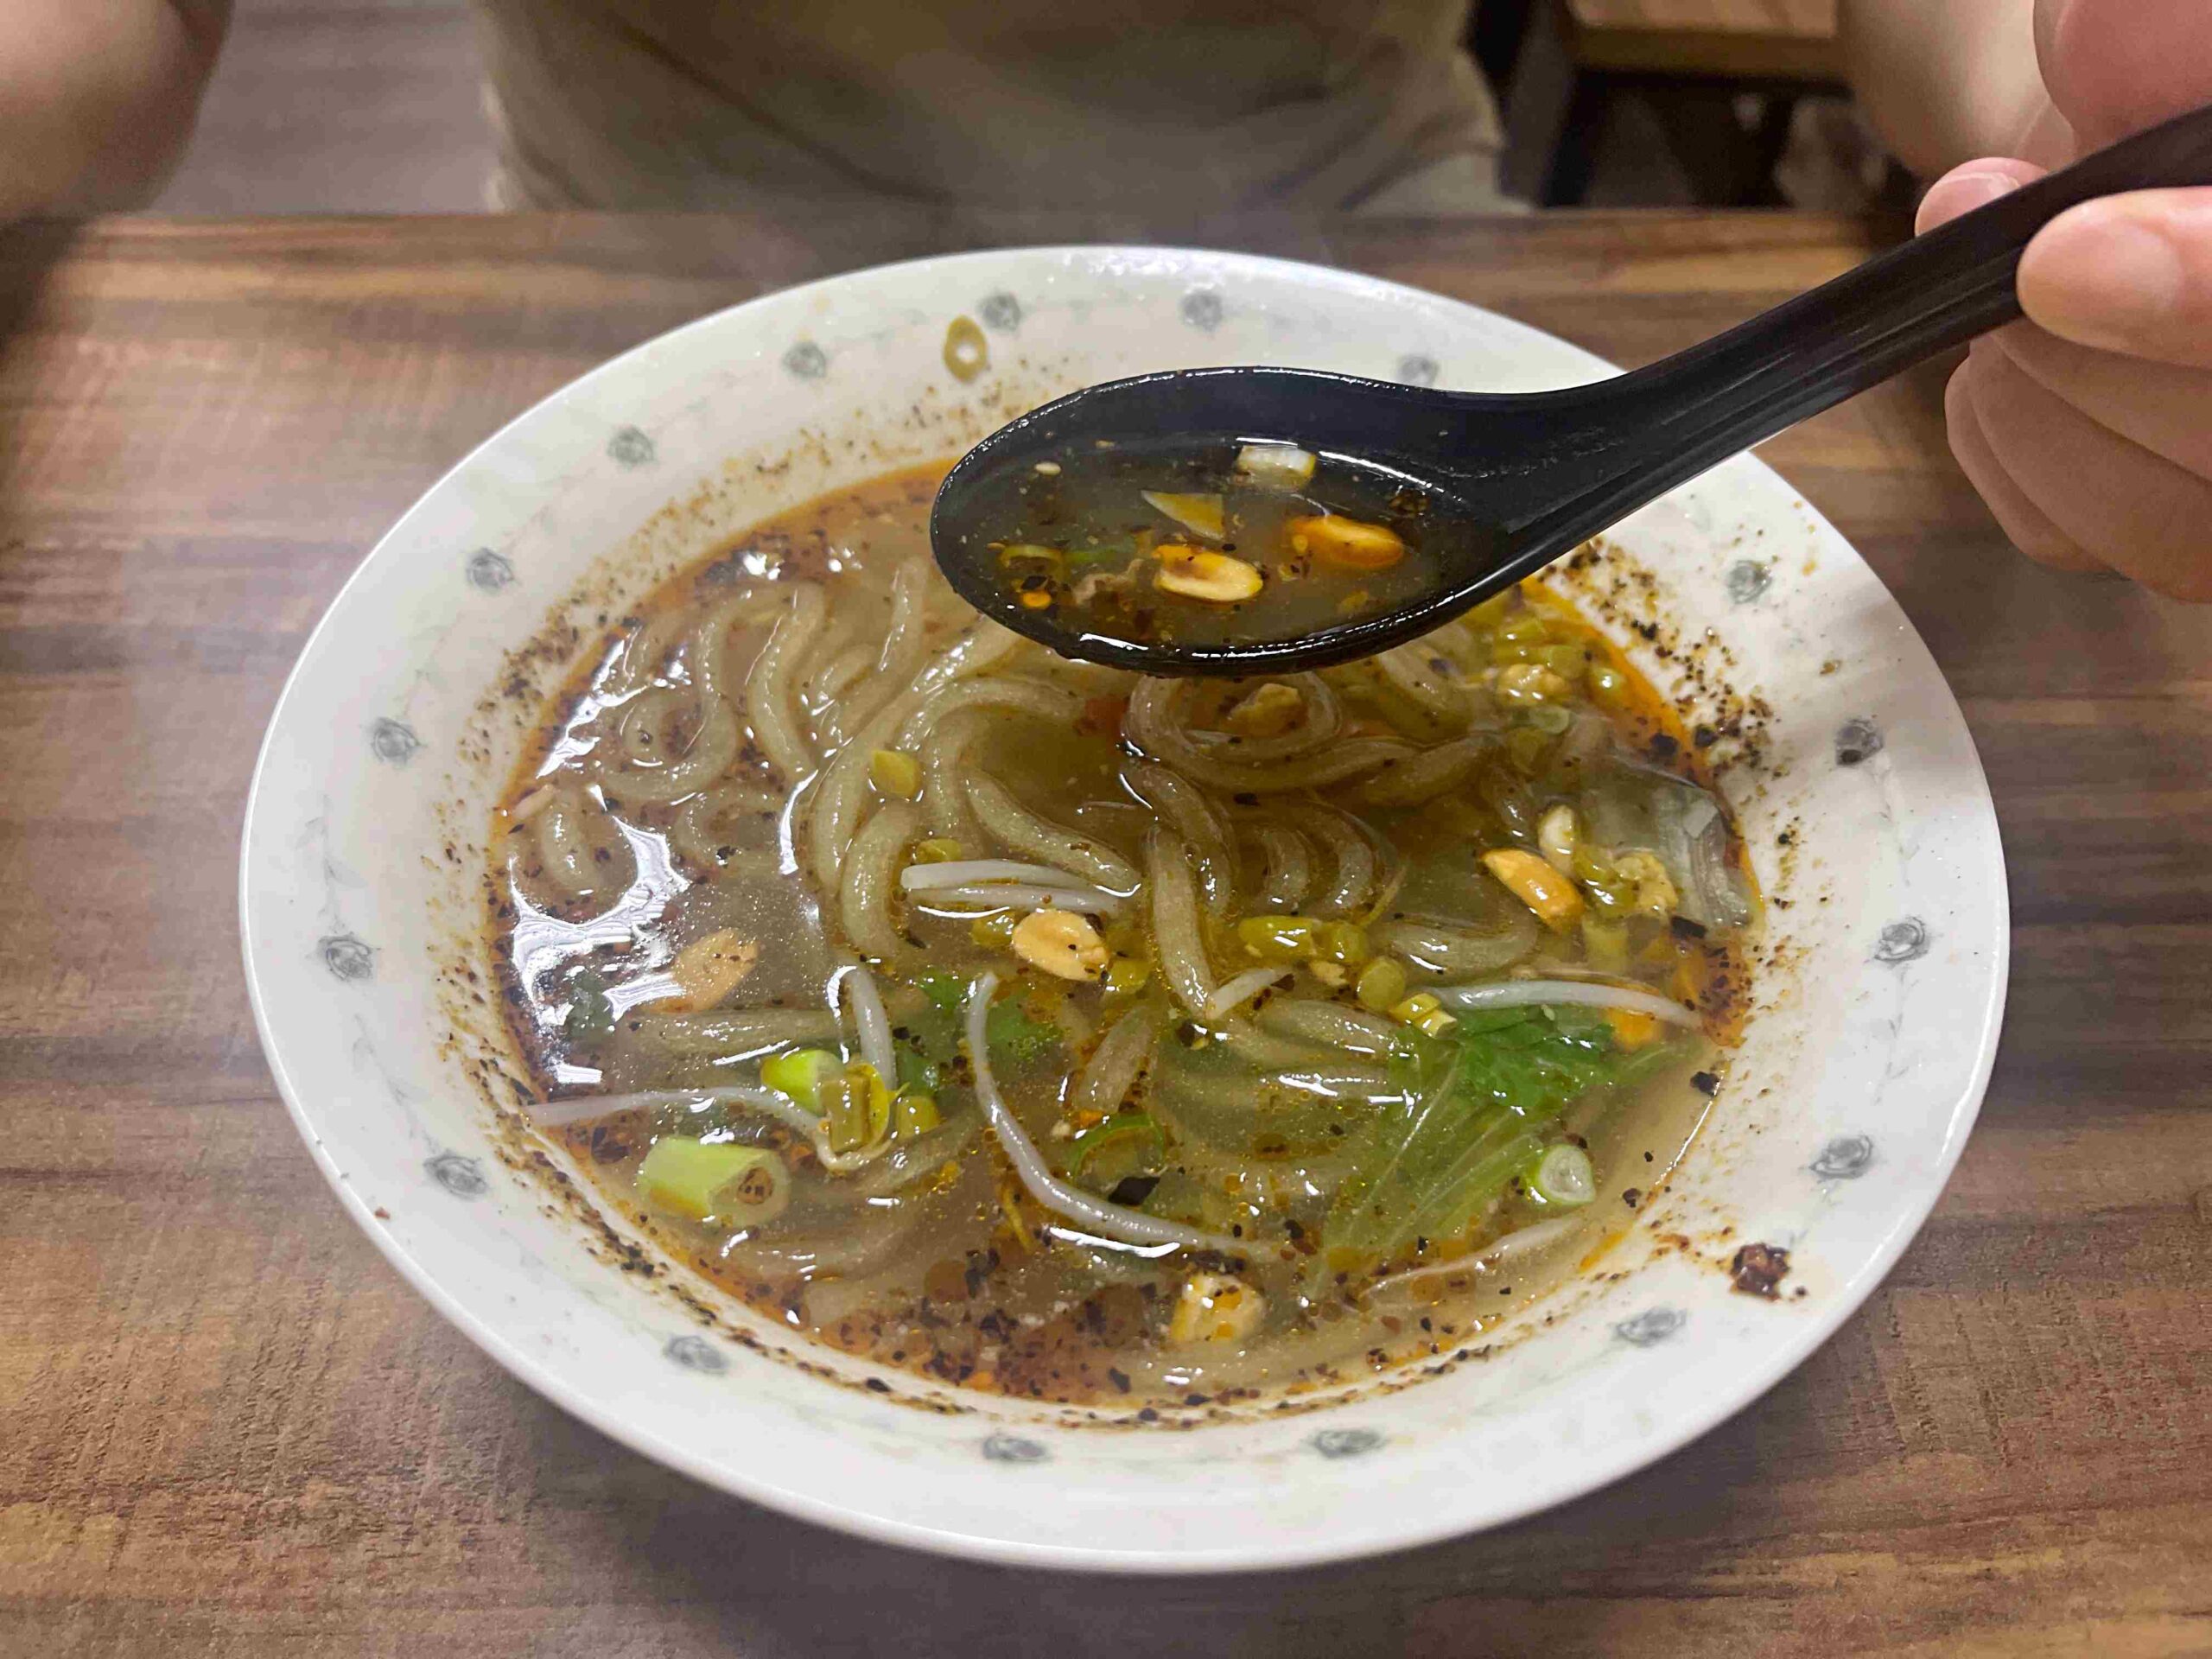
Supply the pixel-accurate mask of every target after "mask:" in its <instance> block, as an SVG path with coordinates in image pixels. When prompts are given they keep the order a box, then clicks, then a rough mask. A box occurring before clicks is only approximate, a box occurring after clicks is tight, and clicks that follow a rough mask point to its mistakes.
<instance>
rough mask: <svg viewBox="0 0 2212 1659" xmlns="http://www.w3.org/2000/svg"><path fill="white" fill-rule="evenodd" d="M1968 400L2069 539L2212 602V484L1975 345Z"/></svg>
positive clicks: (2163, 589) (2019, 479)
mask: <svg viewBox="0 0 2212 1659" xmlns="http://www.w3.org/2000/svg"><path fill="white" fill-rule="evenodd" d="M1969 366H1970V367H1971V368H1972V370H1973V372H1972V373H1970V374H1968V375H1967V376H1965V377H1964V378H1965V381H1966V391H1967V401H1968V402H1969V403H1970V404H1972V406H1973V409H1974V416H1975V417H1976V419H1977V420H1978V421H1979V422H1980V426H1981V431H1982V435H1983V436H1985V437H1986V438H1987V439H1988V440H1989V447H1990V449H1991V451H1992V452H1993V454H1995V455H1996V457H1997V459H1998V460H1999V461H2000V462H2001V463H2002V464H2003V466H2004V468H2005V472H2006V474H2009V475H2010V476H2011V478H2012V481H2013V482H2014V483H2015V484H2017V485H2018V486H2019V488H2020V491H2021V493H2023V494H2024V495H2025V496H2026V497H2027V498H2028V499H2029V500H2030V501H2031V503H2033V504H2034V505H2036V506H2037V508H2039V509H2040V510H2041V511H2042V512H2043V514H2044V517H2045V518H2049V519H2050V522H2051V523H2052V524H2055V525H2056V527H2057V528H2058V530H2059V531H2061V533H2063V535H2064V536H2066V537H2067V538H2068V539H2069V540H2070V541H2072V542H2073V543H2075V545H2076V546H2077V547H2079V548H2081V549H2082V550H2083V551H2084V552H2087V553H2089V554H2092V555H2094V556H2095V557H2097V558H2100V559H2101V560H2103V561H2104V562H2105V563H2107V564H2109V565H2110V566H2112V568H2113V569H2115V570H2119V571H2121V572H2123V573H2125V574H2126V575H2130V576H2133V577H2134V578H2135V580H2136V581H2138V582H2141V583H2143V584H2144V585H2145V587H2148V588H2155V589H2157V590H2158V592H2160V593H2163V594H2173V595H2174V596H2175V597H2176V598H2179V599H2212V556H2208V552H2207V549H2206V546H2205V542H2204V536H2203V527H2204V526H2205V525H2206V524H2212V481H2208V480H2204V479H2201V478H2198V477H2196V476H2195V475H2194V474H2190V473H2186V472H2183V470H2182V469H2181V468H2180V467H2177V466H2175V465H2174V464H2173V463H2172V462H2171V461H2167V460H2164V458H2162V457H2160V456H2158V455H2154V454H2152V453H2151V452H2150V451H2149V450H2147V449H2145V448H2140V447H2139V446H2138V445H2135V444H2133V443H2130V442H2128V441H2127V440H2126V438H2123V437H2121V436H2120V435H2119V434H2118V433H2116V432H2110V431H2107V430H2106V429H2104V428H2103V427H2101V426H2099V425H2098V424H2097V423H2095V422H2094V421H2093V420H2091V419H2089V417H2088V416H2086V415H2083V414H2082V413H2081V412H2080V411H2079V410H2075V409H2072V408H2070V407H2069V406H2068V404H2066V403H2065V402H2064V401H2063V399H2061V398H2059V397H2056V396H2054V395H2053V394H2052V393H2050V392H2049V391H2044V388H2043V387H2042V386H2040V385H2037V384H2036V382H2035V381H2034V380H2033V379H2031V378H2029V376H2028V375H2027V374H2026V373H2025V372H2023V371H2022V370H2021V369H2020V368H2019V367H2018V365H2016V364H2015V363H2014V362H2013V361H2012V359H2011V358H2009V357H2007V356H2005V353H2003V352H2001V351H1998V350H1996V349H1994V348H1993V347H1992V346H1987V345H1986V344H1982V343H1980V342H1977V344H1976V346H1975V348H1974V351H1973V353H1971V356H1970V359H1969Z"/></svg>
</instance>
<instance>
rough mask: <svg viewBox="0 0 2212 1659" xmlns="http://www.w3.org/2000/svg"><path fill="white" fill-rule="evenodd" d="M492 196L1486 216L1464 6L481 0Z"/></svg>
mask: <svg viewBox="0 0 2212 1659" xmlns="http://www.w3.org/2000/svg"><path fill="white" fill-rule="evenodd" d="M1469 4H1470V0H1184V3H1173V0H781V3H779V0H480V7H481V10H482V12H483V15H484V21H485V24H486V40H487V46H488V55H489V63H490V87H489V94H488V96H489V99H490V102H491V105H492V110H493V116H494V118H495V119H496V121H497V122H498V124H499V130H500V134H501V138H502V151H503V162H504V170H505V176H504V177H503V179H502V180H501V181H499V185H498V187H497V193H498V194H499V197H500V199H501V200H505V202H507V203H509V204H511V205H514V206H536V207H601V208H738V209H753V210H757V211H760V212H764V213H772V214H776V215H779V216H785V217H789V216H792V215H799V216H804V215H805V214H806V213H810V212H812V211H814V210H816V209H829V210H833V211H839V210H850V209H854V208H861V209H865V208H868V207H890V206H893V205H898V206H905V207H969V208H977V209H982V210H986V211H988V210H995V209H1009V210H1024V211H1027V210H1037V209H1066V210H1071V211H1077V212H1086V213H1127V214H1136V215H1143V216H1147V217H1151V218H1161V217H1167V218H1178V217H1199V216H1205V215H1211V214H1227V213H1249V212H1255V211H1260V212H1281V213H1329V212H1342V211H1367V212H1403V213H1464V212H1477V211H1482V210H1484V209H1485V208H1490V207H1497V206H1499V205H1500V203H1499V200H1498V198H1497V194H1496V182H1495V177H1496V171H1495V160H1496V155H1497V118H1496V114H1495V111H1494V110H1493V108H1492V106H1491V100H1490V97H1489V94H1488V92H1487V90H1486V89H1485V88H1484V86H1483V84H1482V80H1481V78H1480V77H1479V76H1478V74H1477V73H1476V72H1475V68H1474V66H1473V64H1472V63H1471V61H1470V60H1468V58H1467V56H1466V54H1465V52H1464V51H1463V50H1462V49H1461V47H1460V44H1459V42H1460V41H1461V39H1462V38H1463V36H1464V34H1465V24H1466V19H1467V14H1468V10H1469Z"/></svg>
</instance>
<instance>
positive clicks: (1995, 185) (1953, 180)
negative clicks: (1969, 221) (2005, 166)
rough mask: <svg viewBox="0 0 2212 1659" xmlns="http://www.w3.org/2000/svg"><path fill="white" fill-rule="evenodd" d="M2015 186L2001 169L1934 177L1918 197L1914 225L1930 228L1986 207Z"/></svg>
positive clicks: (2015, 180) (1923, 229)
mask: <svg viewBox="0 0 2212 1659" xmlns="http://www.w3.org/2000/svg"><path fill="white" fill-rule="evenodd" d="M2018 188H2020V185H2019V181H2018V180H2017V179H2008V178H2006V177H2005V175H2003V174H2002V173H1959V174H1954V175H1950V176H1948V177H1946V178H1941V179H1938V180H1936V182H1935V183H1934V184H1933V185H1932V186H1930V187H1929V191H1928V194H1926V195H1925V196H1923V197H1922V198H1921V201H1920V213H1919V214H1918V216H1917V218H1916V223H1915V226H1914V228H1915V229H1916V230H1921V231H1932V230H1934V229H1935V228H1936V226H1938V225H1947V224H1948V223H1949V222H1950V221H1951V220H1953V219H1957V218H1959V217H1961V215H1962V214H1966V213H1972V212H1974V209H1975V208H1977V207H1988V206H1989V204H1990V203H1991V202H1993V201H1994V200H1997V198H1998V197H1999V196H2003V195H2010V194H2012V192H2013V191H2015V190H2017V189H2018Z"/></svg>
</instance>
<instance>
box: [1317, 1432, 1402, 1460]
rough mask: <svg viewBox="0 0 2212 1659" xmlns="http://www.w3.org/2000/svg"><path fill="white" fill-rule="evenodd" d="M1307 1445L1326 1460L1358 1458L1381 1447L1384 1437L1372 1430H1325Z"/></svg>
mask: <svg viewBox="0 0 2212 1659" xmlns="http://www.w3.org/2000/svg"><path fill="white" fill-rule="evenodd" d="M1307 1444H1308V1445H1310V1446H1312V1447H1313V1449H1314V1450H1315V1451H1316V1452H1319V1453H1320V1454H1321V1455H1322V1456H1323V1457H1325V1458H1331V1459H1334V1458H1358V1457H1364V1456H1366V1454H1367V1453H1369V1452H1372V1451H1374V1450H1375V1449H1376V1447H1377V1446H1381V1445H1382V1444H1383V1435H1382V1433H1381V1431H1380V1430H1377V1429H1372V1428H1325V1429H1323V1430H1322V1431H1321V1432H1320V1433H1318V1434H1316V1435H1315V1436H1314V1437H1313V1439H1312V1440H1310V1441H1308V1442H1307Z"/></svg>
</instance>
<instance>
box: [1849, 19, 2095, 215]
mask: <svg viewBox="0 0 2212 1659" xmlns="http://www.w3.org/2000/svg"><path fill="white" fill-rule="evenodd" d="M2034 11H2035V7H2034V3H2033V0H1842V3H1841V13H1840V24H1841V29H1842V36H1843V48H1844V57H1845V60H1846V62H1847V65H1848V67H1849V70H1850V73H1851V79H1852V84H1853V89H1854V90H1855V91H1856V92H1858V94H1859V104H1860V105H1861V107H1862V108H1864V109H1865V110H1866V113H1867V115H1868V117H1869V118H1871V119H1872V122H1873V123H1874V125H1875V127H1876V129H1877V130H1878V131H1879V132H1880V133H1881V135H1882V137H1883V138H1884V140H1885V142H1886V143H1888V144H1889V146H1890V148H1891V149H1892V150H1893V151H1894V152H1895V153H1896V154H1897V156H1898V158H1899V159H1900V160H1902V161H1903V162H1904V163H1905V165H1906V166H1908V167H1910V168H1912V169H1913V170H1914V171H1915V172H1916V173H1918V174H1920V175H1923V177H1928V178H1933V177H1934V176H1936V175H1937V174H1940V173H1942V172H1944V171H1946V170H1948V168H1952V167H1955V166H1956V165H1957V164H1958V163H1959V162H1963V161H1967V160H1970V159H1972V158H1973V157H1974V156H2023V155H2024V156H2034V157H2036V158H2037V159H2041V156H2038V155H2037V152H2038V151H2041V150H2043V149H2045V147H2046V146H2047V145H2049V144H2050V141H2051V138H2052V137H2053V134H2052V132H2051V130H2050V128H2051V127H2052V125H2053V124H2054V123H2055V118H2053V117H2052V116H2051V115H2050V101H2049V99H2047V98H2046V97H2045V96H2044V88H2043V78H2042V75H2041V74H2040V73H2039V72H2038V70H2037V64H2036V42H2035V21H2034Z"/></svg>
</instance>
